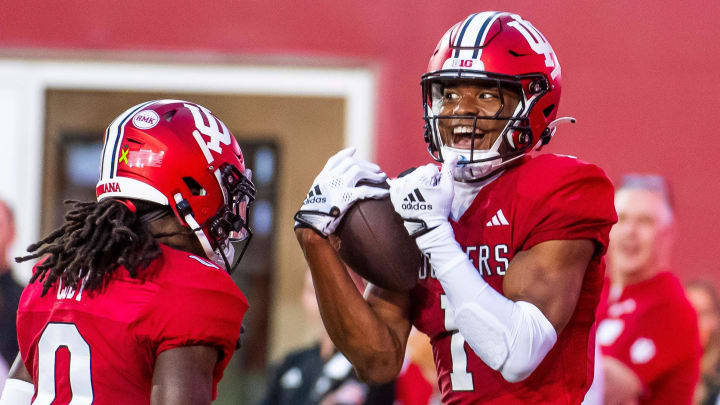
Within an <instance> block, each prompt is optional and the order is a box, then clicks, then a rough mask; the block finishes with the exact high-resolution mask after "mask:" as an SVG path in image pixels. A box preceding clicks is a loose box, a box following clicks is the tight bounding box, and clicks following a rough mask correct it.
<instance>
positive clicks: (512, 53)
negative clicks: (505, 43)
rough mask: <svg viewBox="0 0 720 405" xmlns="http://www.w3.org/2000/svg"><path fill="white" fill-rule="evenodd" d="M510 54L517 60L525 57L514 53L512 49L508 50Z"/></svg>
mask: <svg viewBox="0 0 720 405" xmlns="http://www.w3.org/2000/svg"><path fill="white" fill-rule="evenodd" d="M508 53H509V54H510V55H512V56H514V57H516V58H518V57H520V56H524V55H521V54H519V53H517V52H515V51H513V50H512V49H508Z"/></svg>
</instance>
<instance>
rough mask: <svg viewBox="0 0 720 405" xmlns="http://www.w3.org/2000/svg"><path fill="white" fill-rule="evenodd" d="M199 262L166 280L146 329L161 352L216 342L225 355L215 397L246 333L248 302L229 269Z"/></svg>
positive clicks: (218, 369)
mask: <svg viewBox="0 0 720 405" xmlns="http://www.w3.org/2000/svg"><path fill="white" fill-rule="evenodd" d="M178 264H180V263H178ZM182 264H183V265H188V266H192V265H193V264H192V263H190V264H185V263H182ZM199 266H203V265H202V264H201V265H199ZM195 267H196V268H197V271H195V272H188V271H187V269H186V270H183V271H182V272H178V273H180V275H179V276H178V277H175V278H173V280H172V281H168V282H164V283H163V284H162V286H161V288H160V289H159V291H158V293H157V295H156V297H155V299H154V300H153V303H152V307H151V308H149V314H148V321H147V322H145V327H144V329H145V333H147V336H148V338H149V340H150V344H151V346H152V350H153V352H154V353H153V354H154V356H155V358H157V356H158V355H159V354H160V353H162V352H164V351H166V350H170V349H173V348H177V347H183V346H196V345H202V346H212V347H216V348H217V349H218V351H219V358H218V362H217V364H216V366H215V371H214V378H213V380H214V385H213V398H215V395H216V393H217V383H218V382H219V381H220V379H221V378H222V375H223V373H224V370H225V367H226V366H227V364H228V362H229V361H230V358H231V357H232V354H233V352H234V351H235V348H236V345H237V342H238V339H239V338H240V331H241V328H242V319H243V316H244V315H245V312H246V311H247V309H248V303H247V300H246V298H245V296H244V295H243V294H242V292H241V291H240V289H239V288H238V287H237V286H236V285H235V283H234V282H233V281H232V279H231V278H230V276H229V275H228V274H227V273H225V272H224V271H222V270H220V269H218V268H211V267H204V266H203V267H198V265H195Z"/></svg>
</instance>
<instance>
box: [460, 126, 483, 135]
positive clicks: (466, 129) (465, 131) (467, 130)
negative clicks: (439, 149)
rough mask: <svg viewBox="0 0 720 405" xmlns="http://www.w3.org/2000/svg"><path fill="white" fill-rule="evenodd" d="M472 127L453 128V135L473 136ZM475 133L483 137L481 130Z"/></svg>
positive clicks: (476, 130)
mask: <svg viewBox="0 0 720 405" xmlns="http://www.w3.org/2000/svg"><path fill="white" fill-rule="evenodd" d="M472 132H473V128H472V127H455V128H453V135H462V134H472ZM475 133H476V134H478V135H481V134H482V132H481V131H480V130H479V129H477V128H476V129H475Z"/></svg>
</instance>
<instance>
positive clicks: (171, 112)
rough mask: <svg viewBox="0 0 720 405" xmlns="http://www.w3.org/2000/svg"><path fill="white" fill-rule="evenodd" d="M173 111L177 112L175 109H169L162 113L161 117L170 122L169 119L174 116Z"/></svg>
mask: <svg viewBox="0 0 720 405" xmlns="http://www.w3.org/2000/svg"><path fill="white" fill-rule="evenodd" d="M175 113H177V110H170V111H168V112H166V113H165V114H163V115H162V117H163V119H164V120H165V121H167V122H170V120H172V119H173V117H174V116H175Z"/></svg>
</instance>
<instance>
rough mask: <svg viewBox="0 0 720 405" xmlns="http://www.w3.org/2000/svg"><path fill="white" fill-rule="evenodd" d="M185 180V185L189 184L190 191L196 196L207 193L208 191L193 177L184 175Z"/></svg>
mask: <svg viewBox="0 0 720 405" xmlns="http://www.w3.org/2000/svg"><path fill="white" fill-rule="evenodd" d="M183 181H184V182H185V185H186V186H188V188H189V189H190V192H191V193H192V195H194V196H204V195H206V194H207V191H205V189H204V188H203V187H202V186H201V185H200V184H199V183H198V182H197V181H195V179H193V178H192V177H183Z"/></svg>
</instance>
